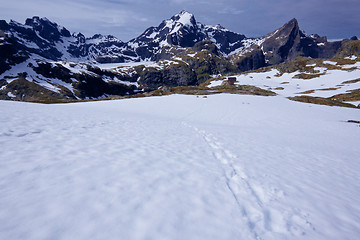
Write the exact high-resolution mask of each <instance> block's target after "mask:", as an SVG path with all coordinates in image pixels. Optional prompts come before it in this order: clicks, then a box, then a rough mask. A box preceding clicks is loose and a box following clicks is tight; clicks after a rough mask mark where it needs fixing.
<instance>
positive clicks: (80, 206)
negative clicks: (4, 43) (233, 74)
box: [0, 95, 360, 240]
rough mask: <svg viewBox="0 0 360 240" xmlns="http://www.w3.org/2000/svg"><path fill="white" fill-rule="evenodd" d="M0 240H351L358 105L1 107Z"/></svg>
mask: <svg viewBox="0 0 360 240" xmlns="http://www.w3.org/2000/svg"><path fill="white" fill-rule="evenodd" d="M0 112H1V115H0V144H1V154H0V223H1V224H0V239H231V240H233V239H357V237H358V236H359V235H360V202H359V198H360V176H359V171H360V161H359V156H360V150H359V146H358V145H359V142H360V128H359V126H358V124H355V123H347V122H346V121H347V120H350V119H351V120H360V112H359V110H357V109H348V108H338V107H327V106H319V105H309V104H303V103H297V102H291V101H288V100H286V99H284V98H281V97H254V96H239V95H214V96H209V97H208V98H202V97H196V96H179V95H173V96H167V97H153V98H144V99H129V100H121V101H103V102H92V103H77V104H66V105H62V104H59V105H39V104H31V103H18V102H5V101H1V102H0Z"/></svg>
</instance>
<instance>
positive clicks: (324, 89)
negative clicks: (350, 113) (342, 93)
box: [316, 87, 339, 91]
mask: <svg viewBox="0 0 360 240" xmlns="http://www.w3.org/2000/svg"><path fill="white" fill-rule="evenodd" d="M337 89H339V87H337V88H335V87H333V88H322V89H316V91H333V90H337Z"/></svg>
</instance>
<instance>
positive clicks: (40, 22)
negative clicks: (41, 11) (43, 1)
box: [25, 16, 71, 40]
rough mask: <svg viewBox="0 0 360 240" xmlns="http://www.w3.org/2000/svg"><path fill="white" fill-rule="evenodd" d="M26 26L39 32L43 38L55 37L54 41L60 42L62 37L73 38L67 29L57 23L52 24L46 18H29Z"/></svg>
mask: <svg viewBox="0 0 360 240" xmlns="http://www.w3.org/2000/svg"><path fill="white" fill-rule="evenodd" d="M25 25H27V26H30V27H32V28H33V29H34V30H37V31H39V32H40V35H41V36H42V35H47V34H51V35H54V36H55V37H54V40H58V39H59V36H60V35H62V36H65V37H70V36H71V34H70V32H69V31H68V30H67V29H66V28H64V27H62V26H59V25H58V24H57V23H55V22H51V21H50V20H49V19H47V18H45V17H44V18H40V17H38V16H34V17H32V18H27V19H26V21H25ZM42 37H43V36H42Z"/></svg>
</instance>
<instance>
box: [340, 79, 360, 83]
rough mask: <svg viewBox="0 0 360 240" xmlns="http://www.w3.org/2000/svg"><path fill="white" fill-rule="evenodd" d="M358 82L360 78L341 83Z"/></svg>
mask: <svg viewBox="0 0 360 240" xmlns="http://www.w3.org/2000/svg"><path fill="white" fill-rule="evenodd" d="M357 82H360V78H358V79H354V80H349V81H345V82H342V83H341V84H351V83H357Z"/></svg>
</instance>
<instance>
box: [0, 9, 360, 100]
mask: <svg viewBox="0 0 360 240" xmlns="http://www.w3.org/2000/svg"><path fill="white" fill-rule="evenodd" d="M352 41H354V42H356V41H357V38H356V37H353V38H351V39H345V40H342V41H335V42H329V41H327V38H326V37H320V36H319V35H317V34H313V35H308V34H306V33H305V32H304V31H302V30H301V29H300V28H299V24H298V21H297V20H296V19H292V20H290V21H289V22H287V23H286V24H284V26H282V27H281V28H279V29H277V30H276V31H273V32H271V33H269V34H268V35H266V36H263V37H259V38H249V37H246V36H245V35H243V34H239V33H235V32H232V31H230V30H228V29H226V28H224V27H222V26H220V25H216V26H209V25H204V24H202V23H199V22H197V21H196V19H195V17H194V15H193V14H191V13H189V12H187V11H181V12H180V13H179V14H176V15H174V16H173V17H171V18H170V19H167V20H164V21H162V22H161V23H160V24H159V25H158V26H157V27H150V28H148V29H146V30H145V31H144V33H142V34H141V35H140V36H138V37H136V38H134V39H132V40H130V41H128V42H123V41H121V40H120V39H118V38H116V37H114V36H112V35H101V34H96V35H94V36H92V37H85V36H84V35H83V34H82V33H73V34H71V33H70V31H69V30H67V29H66V28H65V27H62V26H59V25H58V24H56V23H54V22H51V21H50V20H48V19H47V18H40V17H32V18H29V19H27V20H26V21H25V24H20V23H17V22H15V21H10V22H6V21H4V20H0V99H13V100H23V101H36V100H44V99H45V100H46V99H49V100H60V99H70V100H71V99H88V98H90V99H91V98H104V97H108V96H110V95H133V94H138V93H141V92H148V91H153V90H156V89H159V88H161V87H174V86H192V85H199V84H201V83H203V82H204V81H206V80H208V79H210V78H211V77H213V76H218V75H223V74H229V73H239V72H243V71H248V70H255V69H258V68H261V67H266V66H271V65H275V64H279V63H283V62H289V61H292V60H294V59H296V58H297V57H299V56H302V57H310V58H333V57H335V56H337V55H339V54H341V51H344V49H343V48H344V46H345V45H346V44H347V43H348V42H352ZM357 51H358V50H357Z"/></svg>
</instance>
